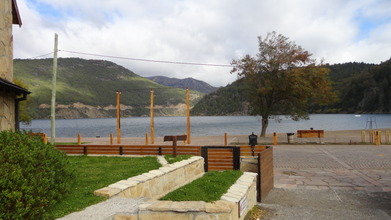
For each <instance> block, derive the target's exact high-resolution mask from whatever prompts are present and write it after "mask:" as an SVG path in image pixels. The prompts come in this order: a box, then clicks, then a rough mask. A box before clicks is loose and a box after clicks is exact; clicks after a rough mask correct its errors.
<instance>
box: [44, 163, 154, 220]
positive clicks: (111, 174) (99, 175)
mask: <svg viewBox="0 0 391 220" xmlns="http://www.w3.org/2000/svg"><path fill="white" fill-rule="evenodd" d="M68 158H69V160H70V162H71V165H72V168H73V169H74V170H75V179H74V181H73V183H72V190H71V192H70V193H69V194H68V195H66V196H65V198H64V199H63V200H62V201H61V202H59V203H58V204H57V205H56V206H54V207H53V208H52V210H51V212H50V214H51V215H53V217H54V218H58V217H62V216H64V215H66V214H69V213H72V212H75V211H78V210H81V209H83V208H85V207H88V206H90V205H93V204H96V203H98V202H101V201H103V200H105V199H106V198H105V197H98V196H95V195H94V194H93V192H94V191H95V190H97V189H100V188H103V187H106V186H108V185H110V184H112V183H115V182H117V181H119V180H123V179H128V178H129V177H132V176H137V175H139V174H142V173H145V172H148V171H150V170H154V169H158V168H159V167H160V166H161V165H160V164H159V162H158V161H157V158H156V157H140V158H130V157H87V156H69V157H68Z"/></svg>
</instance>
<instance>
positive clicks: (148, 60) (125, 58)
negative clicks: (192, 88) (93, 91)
mask: <svg viewBox="0 0 391 220" xmlns="http://www.w3.org/2000/svg"><path fill="white" fill-rule="evenodd" d="M59 51H62V52H67V53H74V54H81V55H88V56H96V57H105V58H115V59H122V60H132V61H142V62H152V63H165V64H177V65H193V66H214V67H232V66H231V65H230V64H213V63H195V62H180V61H167V60H152V59H141V58H133V57H120V56H111V55H101V54H93V53H84V52H77V51H70V50H59Z"/></svg>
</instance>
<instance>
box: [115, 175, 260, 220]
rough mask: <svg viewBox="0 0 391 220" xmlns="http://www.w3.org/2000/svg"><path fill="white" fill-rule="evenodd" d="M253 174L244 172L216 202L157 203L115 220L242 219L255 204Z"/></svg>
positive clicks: (144, 206) (155, 201)
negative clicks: (135, 213)
mask: <svg viewBox="0 0 391 220" xmlns="http://www.w3.org/2000/svg"><path fill="white" fill-rule="evenodd" d="M256 176H257V174H256V173H250V172H245V173H244V174H243V175H242V176H241V177H240V178H239V179H238V180H237V181H236V183H235V184H234V185H232V186H231V187H230V189H229V190H228V192H227V193H226V194H224V195H223V196H222V197H221V199H220V200H219V201H216V202H213V203H207V202H203V201H186V202H174V201H158V200H150V201H148V202H146V203H144V204H142V205H140V206H139V213H138V215H126V214H117V215H116V216H115V218H114V219H116V220H133V219H134V220H136V219H138V220H156V219H199V220H202V219H224V220H230V219H232V220H233V219H244V217H245V215H246V214H247V212H248V211H249V210H250V209H252V208H253V207H254V206H255V205H256V204H257V196H256V195H257V193H256Z"/></svg>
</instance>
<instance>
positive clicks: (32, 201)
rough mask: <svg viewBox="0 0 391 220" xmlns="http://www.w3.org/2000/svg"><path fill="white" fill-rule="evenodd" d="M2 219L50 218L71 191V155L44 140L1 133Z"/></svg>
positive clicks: (24, 135)
mask: <svg viewBox="0 0 391 220" xmlns="http://www.w3.org/2000/svg"><path fill="white" fill-rule="evenodd" d="M0 164H1V166H0V219H47V218H50V216H48V214H47V210H48V209H49V208H50V207H51V206H52V205H53V204H55V203H56V202H57V201H59V200H60V199H61V197H62V195H63V194H64V193H66V192H67V191H68V190H69V187H70V180H71V179H72V176H73V174H72V171H71V170H70V168H69V162H68V159H67V156H66V155H65V154H64V153H63V152H60V151H58V150H56V149H55V148H54V147H53V146H52V145H46V144H44V143H42V141H41V138H38V137H30V136H28V135H27V134H26V133H21V132H10V131H1V132H0Z"/></svg>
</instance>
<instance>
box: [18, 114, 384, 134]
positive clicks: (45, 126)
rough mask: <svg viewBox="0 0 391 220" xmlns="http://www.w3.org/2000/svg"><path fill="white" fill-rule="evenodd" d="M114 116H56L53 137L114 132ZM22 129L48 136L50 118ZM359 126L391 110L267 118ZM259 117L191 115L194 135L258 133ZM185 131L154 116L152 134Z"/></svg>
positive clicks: (128, 121)
mask: <svg viewBox="0 0 391 220" xmlns="http://www.w3.org/2000/svg"><path fill="white" fill-rule="evenodd" d="M116 123H117V120H116V118H99V119H57V120H56V137H76V136H77V134H78V133H80V134H81V135H82V136H83V137H96V136H101V137H109V135H110V133H113V134H114V135H116ZM149 123H150V119H149V117H134V118H121V136H122V137H143V136H145V133H149V129H150V128H149ZM20 127H21V129H25V130H32V131H33V132H44V133H46V134H48V136H49V137H50V135H51V132H50V120H33V121H32V123H31V125H29V126H26V125H23V124H21V126H20ZM310 128H313V129H321V130H327V131H335V130H359V129H371V128H373V129H375V128H391V114H368V115H360V116H358V115H352V114H314V115H310V120H300V121H293V120H291V119H290V118H287V117H285V116H278V117H276V118H274V119H270V121H269V127H268V129H267V133H273V132H277V133H288V132H296V130H300V129H310ZM260 131H261V121H260V117H254V116H194V117H191V134H192V135H193V136H220V135H223V134H224V133H225V132H226V133H228V134H251V132H254V133H256V134H259V133H260ZM184 133H186V117H156V118H155V136H156V137H161V136H165V135H176V134H184Z"/></svg>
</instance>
